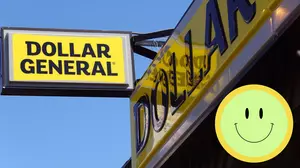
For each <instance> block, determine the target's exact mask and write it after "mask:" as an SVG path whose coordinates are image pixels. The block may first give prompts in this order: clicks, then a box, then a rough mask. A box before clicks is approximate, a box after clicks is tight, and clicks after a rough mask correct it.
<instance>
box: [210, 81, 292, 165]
mask: <svg viewBox="0 0 300 168" xmlns="http://www.w3.org/2000/svg"><path fill="white" fill-rule="evenodd" d="M215 128H216V134H217V137H218V139H219V142H220V143H221V145H222V146H223V148H224V149H225V150H226V151H227V152H228V153H229V154H230V155H232V156H233V157H235V158H236V159H239V160H241V161H244V162H250V163H258V162H264V161H267V160H270V159H272V158H274V157H276V156H277V155H278V154H279V153H281V152H282V151H283V149H284V148H285V147H286V146H287V144H288V142H289V140H290V138H291V136H292V132H293V116H292V112H291V109H290V107H289V105H288V103H287V102H286V100H285V99H284V98H283V97H282V96H281V95H280V94H279V93H278V92H276V91H275V90H273V89H271V88H269V87H266V86H262V85H246V86H242V87H240V88H237V89H235V90H233V91H232V92H231V93H229V94H228V95H227V96H226V97H225V98H224V100H223V101H222V102H221V104H220V106H219V108H218V110H217V114H216V119H215Z"/></svg>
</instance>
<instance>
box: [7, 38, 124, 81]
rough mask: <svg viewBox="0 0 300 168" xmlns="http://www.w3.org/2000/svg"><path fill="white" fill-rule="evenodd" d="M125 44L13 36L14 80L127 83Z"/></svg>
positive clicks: (109, 41)
mask: <svg viewBox="0 0 300 168" xmlns="http://www.w3.org/2000/svg"><path fill="white" fill-rule="evenodd" d="M122 40H123V39H122V38H120V37H74V36H50V35H31V34H13V35H12V53H13V54H12V59H11V61H12V65H13V66H12V69H13V74H12V76H13V80H14V81H60V80H61V81H81V82H109V83H124V82H125V73H124V69H125V68H124V57H123V55H124V52H123V42H122Z"/></svg>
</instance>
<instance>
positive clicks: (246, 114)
mask: <svg viewBox="0 0 300 168" xmlns="http://www.w3.org/2000/svg"><path fill="white" fill-rule="evenodd" d="M245 117H246V119H248V118H249V109H248V108H246V110H245Z"/></svg>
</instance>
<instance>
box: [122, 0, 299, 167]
mask: <svg viewBox="0 0 300 168" xmlns="http://www.w3.org/2000/svg"><path fill="white" fill-rule="evenodd" d="M299 5H300V1H299V0H282V1H280V0H260V1H251V3H250V2H249V1H248V0H241V1H239V3H236V1H231V0H228V1H223V0H208V1H202V0H195V1H193V2H192V4H191V6H190V7H189V9H188V10H187V12H186V13H185V15H184V16H183V17H182V19H181V20H180V22H179V23H178V25H177V26H176V28H175V30H174V32H173V34H172V36H171V37H170V38H169V39H168V41H167V43H166V44H165V46H164V47H162V49H161V50H160V52H159V53H158V55H157V56H156V58H155V59H154V60H153V62H152V64H151V65H150V66H149V68H148V70H147V71H146V72H145V74H144V76H143V77H142V79H141V80H140V81H139V82H138V83H137V85H136V89H135V91H134V92H133V94H132V95H131V98H130V99H131V112H130V117H131V135H132V136H131V137H132V155H131V159H129V160H128V161H127V162H126V163H125V165H124V166H123V167H124V168H125V167H132V168H144V167H166V168H168V167H170V168H173V167H179V168H180V167H187V168H202V167H205V168H206V167H210V168H221V167H222V168H223V167H224V168H240V167H245V168H248V167H272V168H273V167H275V168H276V167H284V166H287V167H300V165H299V163H297V158H299V155H300V150H299V148H300V145H297V142H299V140H298V137H299V133H298V132H299V131H298V129H299V126H298V122H299V119H298V113H299V112H298V111H299V110H300V108H299V105H300V103H299V102H300V101H299V98H300V97H299V95H300V89H299V87H300V80H299V79H298V77H297V76H299V75H297V74H298V73H299V72H300V68H299V63H300V57H299V55H297V51H298V49H299V45H298V44H297V39H299V37H300V32H299V30H300V21H299V19H298V16H299V14H300V11H299V9H300V8H299ZM199 23H203V24H199ZM245 84H262V85H266V86H269V87H271V88H273V89H275V90H276V91H278V92H279V93H280V94H281V95H282V96H283V97H284V98H285V99H286V100H287V101H288V103H289V105H290V107H291V109H292V111H293V116H294V123H295V124H294V125H295V126H294V131H293V135H292V139H291V141H290V143H289V144H288V146H287V148H286V149H285V150H284V151H283V152H282V153H281V154H280V155H279V156H277V157H276V158H274V159H272V160H270V161H267V162H263V163H261V164H255V165H253V164H246V163H244V162H241V161H238V160H236V159H234V158H233V157H231V156H230V155H229V154H227V152H226V151H225V150H224V149H223V148H222V146H221V145H220V144H219V142H218V139H217V137H216V133H215V128H214V120H215V114H216V109H217V107H218V105H219V103H220V102H221V101H222V99H223V98H224V97H225V96H226V95H227V94H228V93H229V92H230V91H231V90H233V89H234V88H237V87H239V86H242V85H245Z"/></svg>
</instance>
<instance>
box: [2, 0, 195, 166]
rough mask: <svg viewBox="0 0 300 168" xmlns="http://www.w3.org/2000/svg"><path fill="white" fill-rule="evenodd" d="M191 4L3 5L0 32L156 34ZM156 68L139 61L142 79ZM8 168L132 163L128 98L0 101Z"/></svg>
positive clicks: (183, 0) (93, 0) (184, 0)
mask: <svg viewBox="0 0 300 168" xmlns="http://www.w3.org/2000/svg"><path fill="white" fill-rule="evenodd" d="M190 3H191V0H180V1H179V0H178V1H177V0H176V1H174V0H148V1H144V0H127V1H124V0H118V1H116V0H107V1H103V0H84V1H79V0H51V1H49V0H43V1H42V0H2V1H1V3H0V5H1V10H0V26H15V27H37V28H71V29H95V30H125V31H133V32H152V31H157V30H161V29H169V28H174V27H175V26H176V24H177V22H178V21H179V19H180V18H181V17H182V15H183V14H184V12H185V11H186V9H187V8H188V6H189V4H190ZM149 64H150V61H149V60H148V59H146V58H143V57H141V56H137V55H135V65H136V67H135V68H136V75H137V77H140V76H141V75H142V74H143V73H144V71H145V69H146V68H147V67H148V65H149ZM0 107H1V108H0V167H1V168H54V167H55V168H68V167H70V168H96V167H97V168H118V167H121V166H122V165H123V164H124V163H125V161H126V160H127V159H128V158H129V157H130V152H131V147H130V120H129V113H130V107H129V99H117V98H68V97H25V96H24V97H19V96H0Z"/></svg>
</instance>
